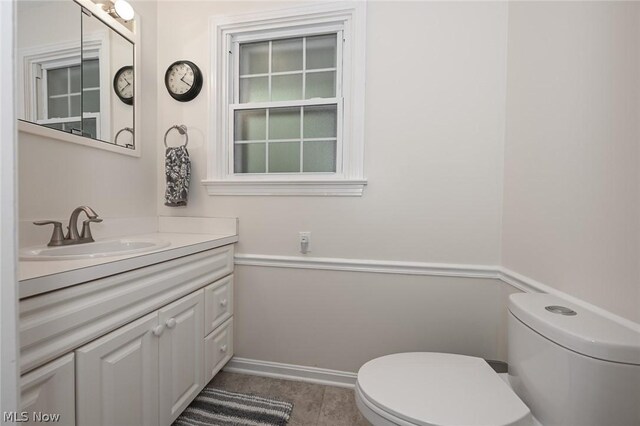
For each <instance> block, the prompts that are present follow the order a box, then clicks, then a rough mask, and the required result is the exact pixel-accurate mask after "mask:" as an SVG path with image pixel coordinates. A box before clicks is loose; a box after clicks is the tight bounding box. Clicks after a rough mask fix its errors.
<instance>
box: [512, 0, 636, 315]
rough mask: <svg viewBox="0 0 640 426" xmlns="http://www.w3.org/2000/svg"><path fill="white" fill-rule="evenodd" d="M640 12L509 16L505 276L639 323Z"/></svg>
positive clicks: (520, 9)
mask: <svg viewBox="0 0 640 426" xmlns="http://www.w3.org/2000/svg"><path fill="white" fill-rule="evenodd" d="M639 31H640V5H639V4H638V3H637V2H586V3H582V2H535V3H533V2H527V3H524V2H522V3H521V2H516V3H512V4H510V5H509V50H508V58H509V59H508V89H507V93H508V99H507V134H506V150H505V152H506V154H505V178H504V180H505V190H504V227H503V239H502V244H503V257H502V264H503V265H504V266H505V267H507V268H509V269H511V270H514V271H517V272H518V273H520V274H523V275H526V276H529V277H531V278H533V279H535V280H538V281H540V282H543V283H545V284H547V285H550V286H552V287H555V288H557V289H559V290H561V291H563V292H566V293H569V294H572V295H574V296H576V297H579V298H582V299H584V300H586V301H588V302H591V303H593V304H595V305H598V306H600V307H602V308H605V309H607V310H609V311H611V312H613V313H616V314H618V315H621V316H624V317H626V318H629V319H631V320H633V321H636V322H640V261H639V260H640V167H639V166H640V156H639V152H640V151H639V150H640V145H639V144H640V132H639V120H638V118H639V117H640V108H639V107H640V105H639V100H640V92H639V90H640V56H639V55H640V32H639Z"/></svg>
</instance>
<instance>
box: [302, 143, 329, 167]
mask: <svg viewBox="0 0 640 426" xmlns="http://www.w3.org/2000/svg"><path fill="white" fill-rule="evenodd" d="M302 160H303V163H302V171H303V172H335V171H336V143H335V141H318V142H316V141H311V142H305V143H304V148H303V155H302Z"/></svg>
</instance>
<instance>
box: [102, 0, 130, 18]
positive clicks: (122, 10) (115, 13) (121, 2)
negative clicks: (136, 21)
mask: <svg viewBox="0 0 640 426" xmlns="http://www.w3.org/2000/svg"><path fill="white" fill-rule="evenodd" d="M103 7H104V10H105V11H106V12H107V13H108V14H109V15H111V16H112V17H114V18H120V19H122V20H124V21H125V22H126V21H130V20H132V19H133V18H134V16H135V11H134V10H133V7H132V6H131V5H130V4H129V2H127V0H116V1H115V2H108V3H107V4H104V5H103Z"/></svg>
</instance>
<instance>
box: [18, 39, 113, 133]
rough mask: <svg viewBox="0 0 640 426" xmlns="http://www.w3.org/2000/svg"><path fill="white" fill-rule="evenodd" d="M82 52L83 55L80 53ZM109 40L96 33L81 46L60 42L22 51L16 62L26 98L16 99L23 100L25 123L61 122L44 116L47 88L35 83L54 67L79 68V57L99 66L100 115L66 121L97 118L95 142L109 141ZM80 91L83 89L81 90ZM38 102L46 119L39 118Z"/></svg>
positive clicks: (80, 60) (93, 114) (87, 115)
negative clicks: (98, 140)
mask: <svg viewBox="0 0 640 426" xmlns="http://www.w3.org/2000/svg"><path fill="white" fill-rule="evenodd" d="M80 49H82V54H81V53H80ZM105 52H109V39H108V35H107V34H104V33H95V34H91V35H85V40H84V41H83V42H82V48H81V47H80V43H76V42H63V43H54V44H47V45H43V46H38V47H34V48H28V49H21V51H20V60H19V61H18V64H19V66H20V67H21V69H20V70H19V71H18V76H21V77H23V78H24V81H23V83H22V87H24V92H25V96H24V97H19V98H21V99H24V100H25V103H24V105H22V108H23V111H24V115H23V116H24V117H26V119H27V120H28V121H31V122H33V123H38V124H48V123H55V122H59V121H61V120H60V119H50V118H48V114H47V113H46V108H47V87H46V84H38V83H37V82H38V80H40V79H41V78H42V74H43V71H45V70H48V69H53V68H61V67H70V66H74V65H81V63H82V57H83V56H82V55H84V57H86V58H88V59H98V64H99V67H100V86H101V88H104V89H102V90H100V113H84V114H83V113H82V111H81V115H80V116H78V117H68V118H67V119H65V120H66V121H82V117H83V116H84V117H86V118H97V122H96V128H97V131H98V137H97V139H105V140H110V139H111V135H110V133H111V132H110V130H109V125H108V123H109V122H110V111H111V97H110V93H109V90H108V89H109V88H110V87H111V82H110V81H109V75H110V71H109V69H110V64H109V62H110V61H109V55H108V54H105ZM81 91H82V88H81ZM38 101H41V102H44V105H42V106H41V108H42V109H43V111H42V112H43V113H44V114H45V117H47V118H38V115H39V114H38V113H39V111H38V108H39V107H38Z"/></svg>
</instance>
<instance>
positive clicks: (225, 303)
mask: <svg viewBox="0 0 640 426" xmlns="http://www.w3.org/2000/svg"><path fill="white" fill-rule="evenodd" d="M220 306H222V307H223V308H224V307H225V306H227V299H222V300H221V301H220Z"/></svg>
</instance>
